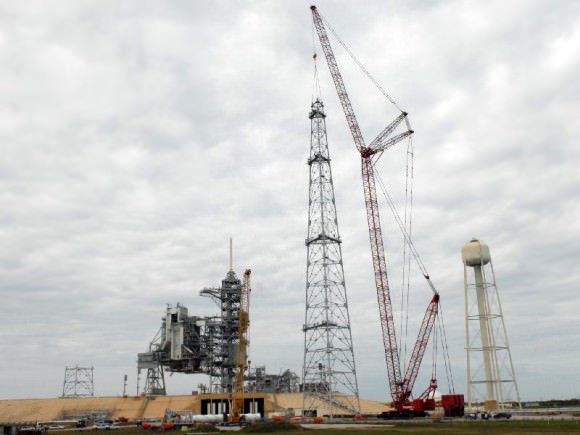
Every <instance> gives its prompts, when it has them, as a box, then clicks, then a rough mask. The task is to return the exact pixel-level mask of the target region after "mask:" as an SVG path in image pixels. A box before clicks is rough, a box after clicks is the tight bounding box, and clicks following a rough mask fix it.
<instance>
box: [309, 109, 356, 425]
mask: <svg viewBox="0 0 580 435" xmlns="http://www.w3.org/2000/svg"><path fill="white" fill-rule="evenodd" d="M311 109H312V110H311V111H310V115H309V117H310V120H311V141H310V157H309V158H308V166H309V167H310V193H309V202H308V204H309V209H308V237H307V238H306V249H307V266H306V316H305V322H304V327H303V330H304V366H303V373H302V381H303V391H304V404H303V409H304V413H305V414H307V415H308V414H310V415H313V414H314V410H316V409H321V408H324V413H325V414H327V415H330V416H331V417H332V416H333V415H335V414H343V413H345V410H348V411H350V412H354V413H357V414H358V413H360V401H359V395H358V383H357V378H356V368H355V361H354V351H353V346H352V334H351V329H350V318H349V314H348V303H347V297H346V286H345V282H344V270H343V265H342V250H341V240H340V235H339V232H338V219H337V214H336V206H335V199H334V186H333V183H332V171H331V168H330V154H329V151H328V141H327V137H326V121H325V118H326V115H325V114H324V105H323V104H322V102H321V101H320V99H316V101H315V102H314V103H312V107H311Z"/></svg>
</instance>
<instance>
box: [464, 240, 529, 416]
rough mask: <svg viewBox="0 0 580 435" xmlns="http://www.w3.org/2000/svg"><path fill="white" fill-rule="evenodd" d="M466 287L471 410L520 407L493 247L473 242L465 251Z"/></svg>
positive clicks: (468, 375) (468, 382) (466, 325)
mask: <svg viewBox="0 0 580 435" xmlns="http://www.w3.org/2000/svg"><path fill="white" fill-rule="evenodd" d="M461 256H462V259H463V265H464V267H463V269H464V283H465V342H466V345H465V349H466V351H467V406H468V407H469V408H474V407H478V406H481V405H483V407H484V408H485V409H487V410H491V409H498V408H499V409H504V408H506V407H507V406H510V405H516V406H518V407H520V406H521V405H520V393H519V390H518V384H517V382H516V374H515V371H514V366H513V362H512V356H511V352H510V347H509V342H508V336H507V331H506V327H505V322H504V317H503V311H502V308H501V302H500V298H499V293H498V290H497V285H496V282H495V273H494V270H493V263H492V261H491V255H490V253H489V247H488V246H487V245H486V244H485V243H482V242H480V241H479V240H477V239H472V240H470V241H469V242H468V243H466V244H465V246H464V247H463V249H462V250H461Z"/></svg>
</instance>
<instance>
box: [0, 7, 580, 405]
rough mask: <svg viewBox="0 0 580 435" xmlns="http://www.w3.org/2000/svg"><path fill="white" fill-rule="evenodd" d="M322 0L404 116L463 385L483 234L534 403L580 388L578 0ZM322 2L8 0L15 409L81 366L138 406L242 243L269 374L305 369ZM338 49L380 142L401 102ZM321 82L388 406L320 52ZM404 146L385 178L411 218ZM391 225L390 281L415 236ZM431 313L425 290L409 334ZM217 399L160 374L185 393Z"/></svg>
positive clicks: (359, 217) (2, 254)
mask: <svg viewBox="0 0 580 435" xmlns="http://www.w3.org/2000/svg"><path fill="white" fill-rule="evenodd" d="M317 4H318V7H319V10H320V11H321V13H322V14H323V15H324V16H325V17H326V18H327V19H328V21H329V22H330V23H331V24H332V26H333V28H334V29H335V30H336V31H337V32H338V34H339V35H340V36H341V38H342V39H343V40H344V41H346V42H347V44H348V45H349V47H350V49H351V50H352V51H353V52H354V53H355V54H356V56H357V57H358V58H359V59H360V61H361V62H362V63H363V64H364V65H365V66H366V68H367V69H368V70H369V71H370V72H371V73H372V74H373V75H374V77H375V78H376V79H377V81H378V82H379V83H380V84H381V85H382V86H383V87H384V88H385V89H386V90H387V91H388V92H389V93H390V94H391V95H392V96H393V97H394V98H395V99H396V100H397V102H398V104H399V105H400V106H401V107H402V108H403V109H404V110H406V111H408V112H409V117H410V120H411V124H412V126H413V128H414V130H415V135H414V140H413V146H414V151H415V168H414V169H415V184H414V194H415V196H414V218H413V219H414V220H413V222H414V240H415V245H416V247H417V249H418V250H419V252H420V253H421V256H422V259H423V261H424V263H425V264H426V266H427V268H428V270H429V272H430V274H431V277H432V280H433V281H434V283H435V285H436V286H437V288H438V289H439V290H440V292H441V295H442V296H441V297H442V304H443V307H444V310H445V319H444V320H445V322H446V325H447V333H448V339H449V346H450V353H451V358H452V364H453V373H454V377H455V387H456V390H458V391H459V392H465V370H466V369H465V366H466V362H465V351H464V321H463V318H464V311H463V265H462V262H461V256H460V251H461V248H462V246H463V244H464V243H465V242H467V241H468V240H469V239H471V238H472V237H474V236H475V237H478V238H480V239H481V240H483V241H484V242H486V243H487V244H488V245H489V246H490V249H491V254H492V259H493V262H494V267H495V271H496V276H497V281H498V286H499V289H500V292H501V298H502V304H503V309H504V314H505V320H506V325H507V329H508V334H509V338H510V342H511V345H512V355H513V360H514V364H515V368H516V373H517V376H518V379H519V382H520V391H521V395H522V399H524V400H538V399H550V398H556V397H557V398H571V397H578V396H580V374H579V371H578V363H579V362H580V345H579V344H580V321H579V311H580V295H579V289H580V269H579V268H578V266H577V265H578V262H580V248H579V240H580V170H579V169H578V165H579V163H580V152H579V151H578V146H577V141H578V138H579V137H580V127H579V125H580V124H579V122H578V115H579V108H580V107H579V101H580V84H579V83H580V80H579V77H580V25H579V24H580V3H579V2H577V1H565V0H560V1H556V2H554V1H533V0H521V1H517V0H514V1H509V2H506V1H486V2H476V1H446V2H426V1H382V0H380V1H379V0H377V1H365V2H358V1H329V0H321V1H319V2H318V3H317ZM309 5H310V3H309V2H306V1H296V0H280V1H272V0H270V1H266V0H259V1H234V0H222V1H219V0H218V1H212V2H209V1H208V2H201V1H170V2H154V1H78V0H74V1H73V0H70V1H50V2H39V1H21V0H18V1H16V0H14V1H4V2H2V3H1V4H0V63H1V64H2V66H3V67H2V68H1V69H0V147H1V148H0V149H1V152H0V198H1V203H2V207H1V210H2V211H1V212H0V246H1V248H0V295H1V309H0V399H9V398H32V397H57V396H59V395H60V394H61V393H62V383H63V379H64V371H65V367H66V366H69V367H70V366H75V365H80V366H82V367H89V366H94V377H95V394H96V395H119V394H121V393H122V391H123V375H124V374H127V375H128V377H129V385H128V388H129V393H131V394H133V393H134V392H135V391H136V390H135V389H136V355H137V353H138V352H143V351H145V350H146V349H147V346H148V343H149V341H150V340H151V339H152V338H153V335H154V334H155V332H156V331H157V329H158V328H159V326H160V318H161V316H162V314H163V312H164V309H165V306H166V304H167V303H171V304H175V303H176V302H181V303H182V304H184V305H186V306H187V307H188V308H189V311H190V314H192V315H193V314H195V315H212V314H216V311H217V310H216V308H215V306H214V305H213V303H212V302H211V301H210V300H209V299H205V298H201V297H200V296H199V295H198V293H199V290H200V289H202V288H203V287H205V286H211V287H217V286H218V285H219V284H220V282H221V280H222V279H223V277H224V276H225V273H226V272H227V270H228V239H229V237H233V239H234V269H235V271H236V272H237V273H238V276H240V277H241V275H242V273H243V270H244V269H245V268H247V267H249V268H251V269H252V271H253V273H252V281H253V292H252V301H251V307H252V311H251V334H250V335H251V337H250V338H251V351H250V352H251V356H250V358H251V360H252V364H253V365H255V364H259V365H266V367H267V371H268V372H272V373H278V372H280V371H281V370H283V369H286V368H290V369H291V370H293V371H295V372H296V373H298V374H300V373H301V366H302V355H303V339H304V338H303V333H302V332H301V327H302V324H303V322H304V305H305V302H304V295H305V273H306V248H305V246H304V239H305V237H306V229H307V210H308V204H307V202H308V167H307V165H306V158H307V156H308V152H309V146H310V143H309V141H310V121H309V120H308V111H309V109H310V103H311V98H312V84H313V61H312V54H313V29H312V23H311V15H310V10H309ZM331 43H332V44H333V45H334V48H335V52H336V54H337V59H338V62H339V65H340V67H341V70H342V72H343V75H344V80H345V84H346V86H347V89H348V90H349V92H350V94H351V98H352V103H353V107H354V109H355V111H356V113H357V116H358V119H359V121H360V124H361V127H362V130H363V134H364V135H365V138H366V139H367V141H370V140H371V139H372V138H373V137H374V136H375V135H376V134H377V133H378V132H379V131H380V130H381V129H382V128H383V127H384V126H385V125H386V124H387V123H388V122H390V121H391V120H392V119H393V118H394V117H395V116H396V115H397V111H396V109H394V108H393V106H392V105H391V104H390V103H389V102H388V101H387V100H386V99H385V98H384V97H382V95H381V94H380V93H379V92H378V91H377V89H376V88H374V86H373V85H372V84H371V83H370V82H369V81H368V79H366V78H365V76H364V75H363V74H361V72H360V70H359V69H358V68H357V67H356V65H355V64H354V63H353V62H352V61H351V60H350V58H349V57H348V55H347V54H346V53H345V51H344V50H343V49H342V48H341V47H340V46H339V44H338V43H337V42H336V40H334V39H331ZM316 50H317V51H318V52H319V53H320V50H319V49H318V48H316ZM319 70H320V84H321V88H322V97H323V100H324V103H325V105H326V111H327V115H328V118H327V128H328V139H329V144H330V153H331V157H332V159H333V160H332V170H333V175H334V182H335V186H334V187H335V192H336V204H337V211H338V216H339V223H340V232H341V236H342V239H343V245H342V248H343V258H344V266H345V276H346V282H347V292H348V296H349V302H350V317H351V321H352V333H353V341H354V348H355V357H356V363H357V370H358V373H359V385H360V393H361V396H362V397H364V398H369V399H377V400H388V399H389V393H388V387H387V380H386V367H385V363H384V357H383V349H382V341H381V332H380V327H379V315H378V309H377V304H376V294H375V288H374V282H373V275H372V264H371V259H370V248H369V242H368V231H367V227H366V218H365V216H366V215H365V210H364V201H363V193H362V183H361V180H360V158H359V156H358V154H357V152H356V150H355V148H354V145H353V143H352V139H351V136H350V133H349V131H348V127H347V124H346V122H345V119H344V115H343V113H342V110H341V108H340V105H339V102H338V99H337V97H336V94H335V91H334V88H333V85H332V82H331V79H330V76H329V74H328V70H327V66H326V64H325V63H324V62H323V60H322V58H320V60H319ZM404 155H405V146H404V145H402V146H400V147H396V148H393V149H390V150H388V152H387V153H385V156H383V158H382V159H381V161H380V163H379V165H378V167H379V169H378V170H379V171H380V174H381V178H382V179H383V180H384V181H385V183H386V184H387V185H388V186H389V188H390V189H392V190H391V192H392V194H393V197H394V198H395V200H397V201H398V199H400V197H401V193H402V180H403V177H404V173H405V166H404ZM382 216H383V222H384V223H383V226H384V232H385V234H386V239H387V258H388V264H389V266H390V267H392V268H393V269H395V268H396V267H397V265H399V264H400V261H401V259H400V257H401V255H402V253H401V250H400V248H399V247H397V246H396V244H397V243H398V240H399V239H400V234H399V233H398V230H397V228H396V226H395V224H394V221H393V219H392V217H391V215H390V213H389V211H388V209H386V208H383V211H382ZM391 242H392V243H391ZM395 276H396V275H395ZM393 287H394V290H393V292H394V296H393V297H394V299H395V300H396V299H397V294H398V293H397V292H398V291H399V290H396V289H397V283H393ZM429 298H430V294H429V289H428V288H425V287H424V286H423V287H419V288H418V289H417V290H414V291H413V296H412V302H411V309H410V316H411V328H413V329H414V330H415V329H416V327H417V326H418V324H419V321H420V318H421V316H422V314H423V310H424V308H425V306H426V304H427V302H428V300H429ZM396 303H397V302H395V304H396ZM415 334H416V332H413V333H412V335H415ZM426 359H428V358H426ZM428 375H429V373H427V374H424V375H421V376H420V378H419V380H418V383H417V387H416V389H417V390H419V389H422V388H424V380H425V379H426V376H428ZM440 377H442V378H443V371H442V370H441V372H440ZM199 382H207V380H206V379H205V377H192V376H190V377H187V376H179V375H174V376H173V377H170V378H169V377H168V379H167V383H168V390H169V393H171V394H179V393H190V392H191V391H192V390H194V389H196V385H197V384H198V383H199Z"/></svg>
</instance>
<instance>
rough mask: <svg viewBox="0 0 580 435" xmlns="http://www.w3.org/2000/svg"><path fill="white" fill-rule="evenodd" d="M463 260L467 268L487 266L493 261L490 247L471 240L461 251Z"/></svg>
mask: <svg viewBox="0 0 580 435" xmlns="http://www.w3.org/2000/svg"><path fill="white" fill-rule="evenodd" d="M461 258H462V260H463V264H465V265H466V266H470V267H475V266H485V265H486V264H488V263H489V262H490V261H491V255H490V253H489V246H487V245H486V244H485V243H482V242H480V241H479V240H477V239H471V240H470V241H469V242H467V243H466V244H465V246H464V247H463V249H462V250H461Z"/></svg>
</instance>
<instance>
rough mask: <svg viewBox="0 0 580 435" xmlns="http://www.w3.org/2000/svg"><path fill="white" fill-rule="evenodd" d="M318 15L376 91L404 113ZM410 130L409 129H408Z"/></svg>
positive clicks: (321, 16) (328, 24) (327, 23)
mask: <svg viewBox="0 0 580 435" xmlns="http://www.w3.org/2000/svg"><path fill="white" fill-rule="evenodd" d="M318 15H320V18H322V21H323V22H324V25H325V26H326V28H327V29H328V30H330V32H331V33H332V34H333V35H334V37H335V38H336V40H337V41H338V43H339V44H340V45H342V48H344V49H345V51H346V52H347V53H348V55H349V56H350V57H351V59H352V60H353V61H354V63H356V64H357V65H358V67H359V68H360V69H361V71H362V72H363V73H364V74H365V75H366V76H367V78H368V79H369V80H370V81H371V82H372V83H373V84H374V85H375V86H376V87H377V89H378V90H379V91H380V92H381V93H382V94H383V95H384V96H385V97H386V98H387V99H388V100H389V101H390V102H391V104H392V105H393V106H395V107H396V108H397V109H398V110H399V112H404V110H403V109H401V108H400V107H399V105H398V104H397V103H396V102H395V100H394V99H393V98H392V97H391V96H390V95H389V94H388V93H387V91H385V90H384V88H383V87H382V86H381V85H380V84H379V82H377V81H376V79H375V78H374V77H373V76H372V75H371V73H370V72H369V71H368V70H367V69H366V68H365V67H364V65H363V64H362V63H361V62H360V61H359V60H358V59H357V57H356V56H355V55H354V53H353V52H352V51H351V50H350V48H348V46H347V45H346V44H345V42H344V41H343V40H342V39H340V36H338V33H336V31H335V30H334V29H333V28H332V26H331V25H330V23H329V22H328V21H327V20H326V18H324V16H323V15H322V14H321V13H320V11H319V12H318ZM407 124H408V122H407ZM409 130H410V128H409Z"/></svg>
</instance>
